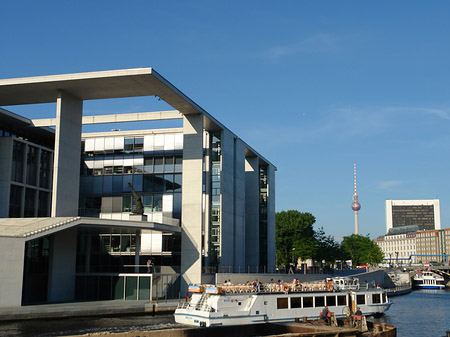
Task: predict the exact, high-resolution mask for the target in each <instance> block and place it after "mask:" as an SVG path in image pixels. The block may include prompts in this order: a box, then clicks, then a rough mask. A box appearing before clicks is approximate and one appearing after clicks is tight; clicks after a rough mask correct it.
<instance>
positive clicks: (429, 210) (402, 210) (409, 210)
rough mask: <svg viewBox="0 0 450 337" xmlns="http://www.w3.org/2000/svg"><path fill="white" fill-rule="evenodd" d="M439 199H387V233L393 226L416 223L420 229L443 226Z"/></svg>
mask: <svg viewBox="0 0 450 337" xmlns="http://www.w3.org/2000/svg"><path fill="white" fill-rule="evenodd" d="M440 214H441V211H440V205H439V199H433V200H386V233H388V232H389V230H390V229H391V228H398V227H403V226H411V225H416V226H418V227H419V230H421V231H423V230H433V229H440V228H441V215H440Z"/></svg>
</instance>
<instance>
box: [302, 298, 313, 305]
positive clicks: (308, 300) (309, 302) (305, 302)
mask: <svg viewBox="0 0 450 337" xmlns="http://www.w3.org/2000/svg"><path fill="white" fill-rule="evenodd" d="M312 307H313V298H312V297H309V296H307V297H303V308H312Z"/></svg>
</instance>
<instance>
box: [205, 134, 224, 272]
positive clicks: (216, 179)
mask: <svg viewBox="0 0 450 337" xmlns="http://www.w3.org/2000/svg"><path fill="white" fill-rule="evenodd" d="M210 148H211V155H210V167H211V185H210V186H211V200H210V205H211V207H210V214H211V215H210V221H209V252H208V256H209V265H210V266H212V267H214V266H218V265H219V259H220V254H221V237H220V234H221V217H220V209H221V207H220V206H221V194H222V180H221V167H222V164H221V161H222V150H221V139H220V134H219V133H215V134H212V135H211V144H210Z"/></svg>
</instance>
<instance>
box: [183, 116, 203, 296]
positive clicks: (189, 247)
mask: <svg viewBox="0 0 450 337" xmlns="http://www.w3.org/2000/svg"><path fill="white" fill-rule="evenodd" d="M183 134H184V138H183V142H184V145H183V147H184V148H183V177H182V179H183V185H182V191H183V192H182V201H181V202H182V215H181V227H182V232H181V248H182V252H183V254H182V255H181V274H182V285H181V292H182V294H185V292H186V290H187V285H188V284H191V283H200V282H201V274H202V259H201V251H202V219H203V213H202V199H203V196H202V184H203V115H201V114H199V115H185V116H184V117H183Z"/></svg>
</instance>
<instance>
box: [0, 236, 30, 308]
mask: <svg viewBox="0 0 450 337" xmlns="http://www.w3.org/2000/svg"><path fill="white" fill-rule="evenodd" d="M0 254H1V257H2V258H1V261H0V270H1V286H0V307H20V306H21V305H22V284H23V283H22V282H23V269H24V257H25V240H24V239H18V238H9V237H0Z"/></svg>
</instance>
